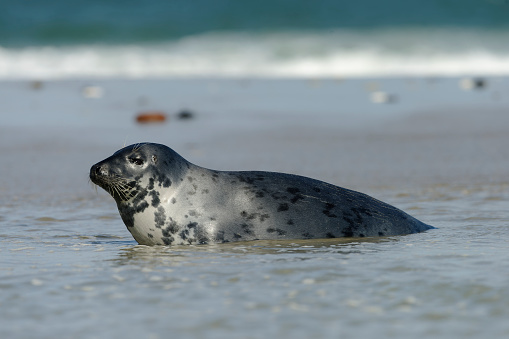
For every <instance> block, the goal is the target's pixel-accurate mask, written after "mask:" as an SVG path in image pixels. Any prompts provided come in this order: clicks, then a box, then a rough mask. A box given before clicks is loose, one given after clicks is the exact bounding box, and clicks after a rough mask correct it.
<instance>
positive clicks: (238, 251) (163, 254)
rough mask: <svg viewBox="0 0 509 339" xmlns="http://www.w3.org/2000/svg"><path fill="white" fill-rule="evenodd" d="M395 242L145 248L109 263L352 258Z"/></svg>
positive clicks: (309, 241) (267, 242)
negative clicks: (290, 256) (295, 256)
mask: <svg viewBox="0 0 509 339" xmlns="http://www.w3.org/2000/svg"><path fill="white" fill-rule="evenodd" d="M394 241H398V237H382V238H335V239H299V240H256V241H245V242H232V243H224V244H209V245H185V246H182V245H180V246H145V245H135V246H132V247H126V248H122V249H121V250H120V252H119V254H118V257H117V258H115V259H112V260H113V261H115V263H116V264H117V265H132V264H140V263H142V264H143V265H149V266H152V265H154V266H159V265H163V266H175V265H181V264H182V263H184V262H190V261H191V260H192V261H199V260H202V259H204V260H212V259H213V258H214V256H216V257H222V258H225V257H240V256H243V255H254V256H256V255H260V256H262V255H278V254H305V255H306V254H307V255H309V256H314V255H323V254H334V253H339V254H352V253H365V252H372V251H378V250H380V248H379V247H373V248H371V249H368V248H366V247H363V248H358V247H359V245H361V244H363V245H366V244H380V243H388V242H394Z"/></svg>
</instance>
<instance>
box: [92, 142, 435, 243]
mask: <svg viewBox="0 0 509 339" xmlns="http://www.w3.org/2000/svg"><path fill="white" fill-rule="evenodd" d="M90 179H91V180H92V182H93V183H95V184H97V185H98V186H100V187H102V188H103V189H105V190H106V191H108V192H109V193H110V195H111V196H112V197H113V198H114V199H115V201H116V203H117V206H118V210H119V212H120V216H121V217H122V220H123V221H124V223H125V225H126V226H127V229H128V230H129V231H130V232H131V234H132V235H133V237H134V239H136V241H137V242H138V243H139V244H144V245H174V244H206V243H223V242H231V241H242V240H256V239H311V238H336V237H379V236H393V235H403V234H410V233H416V232H423V231H426V230H428V229H430V228H433V227H432V226H429V225H426V224H424V223H422V222H421V221H419V220H417V219H415V218H413V217H412V216H410V215H408V214H406V213H405V212H403V211H401V210H399V209H397V208H395V207H393V206H390V205H388V204H386V203H384V202H381V201H379V200H376V199H374V198H372V197H370V196H368V195H366V194H363V193H359V192H355V191H351V190H348V189H345V188H341V187H337V186H334V185H331V184H328V183H325V182H322V181H319V180H315V179H311V178H307V177H303V176H298V175H293V174H284V173H273V172H257V171H250V172H227V171H215V170H210V169H206V168H203V167H199V166H196V165H194V164H191V163H190V162H188V161H187V160H185V159H184V158H183V157H181V156H180V155H179V154H177V153H176V152H175V151H174V150H172V149H171V148H169V147H167V146H164V145H160V144H153V143H143V144H136V145H131V146H127V147H125V148H123V149H121V150H119V151H117V152H116V153H114V154H113V155H112V156H111V157H109V158H107V159H105V160H103V161H101V162H99V163H97V164H95V165H93V166H92V168H91V169H90Z"/></svg>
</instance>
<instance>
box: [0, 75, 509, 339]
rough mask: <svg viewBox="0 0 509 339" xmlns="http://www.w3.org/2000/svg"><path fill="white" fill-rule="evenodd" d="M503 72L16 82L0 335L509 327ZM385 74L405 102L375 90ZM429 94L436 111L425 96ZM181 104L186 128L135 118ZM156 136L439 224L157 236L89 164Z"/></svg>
mask: <svg viewBox="0 0 509 339" xmlns="http://www.w3.org/2000/svg"><path fill="white" fill-rule="evenodd" d="M484 80H485V82H486V84H488V85H489V86H488V87H487V88H486V89H481V90H475V91H467V92H466V91H463V90H461V89H460V88H459V87H458V82H457V81H456V80H451V79H433V81H431V80H430V79H413V80H412V81H411V82H408V81H409V80H408V79H399V80H398V79H396V80H395V79H392V80H387V79H378V81H377V82H376V83H374V80H370V81H357V82H353V83H350V82H347V83H343V82H338V81H336V80H329V81H328V82H318V83H316V82H307V81H297V80H293V81H252V82H243V81H237V80H207V81H202V82H200V81H198V80H194V81H187V82H185V81H183V82H181V81H177V80H174V81H138V82H136V81H132V82H123V81H103V82H94V83H93V84H94V85H95V86H97V87H98V88H101V89H102V90H103V93H104V96H103V97H102V98H86V97H84V96H83V93H84V92H83V88H84V86H87V85H90V83H89V82H86V81H81V82H72V81H62V82H42V83H37V84H34V83H31V82H25V81H19V82H7V83H2V86H1V88H0V89H1V92H2V93H3V97H4V100H2V101H1V102H0V106H1V109H0V111H2V112H6V113H3V114H4V115H3V116H2V118H3V121H2V123H3V125H2V126H1V127H0V158H1V159H2V161H1V167H0V176H1V179H2V180H1V181H0V337H2V338H104V337H108V338H125V337H142V338H167V337H169V336H171V337H179V338H268V337H279V338H310V337H313V338H337V337H341V336H345V337H359V338H380V337H391V338H409V337H412V338H419V337H421V338H425V337H426V338H427V337H431V336H433V337H436V338H447V339H450V338H462V339H463V338H479V337H484V336H486V337H490V338H506V337H507V336H508V335H509V324H508V323H507V319H508V315H509V311H508V309H507V305H508V304H509V292H508V289H507V286H508V283H509V273H508V272H509V241H508V239H509V224H508V220H509V211H508V208H507V201H508V200H509V182H508V180H507V168H508V167H509V163H508V162H509V148H508V147H507V144H508V142H509V140H508V136H509V134H508V133H507V131H506V126H507V124H508V122H509V121H508V119H509V117H508V115H507V114H506V113H505V112H506V110H505V107H507V106H506V105H507V99H506V98H505V97H504V96H500V95H499V96H494V93H505V92H504V88H505V86H507V79H503V78H502V79H491V78H487V79H484ZM375 85H376V86H379V87H380V88H381V89H385V90H388V89H390V91H391V93H396V94H397V95H398V98H399V99H400V102H399V103H394V104H385V105H383V106H382V105H381V104H374V103H370V102H369V95H368V94H367V93H366V91H365V88H366V86H368V87H369V88H372V87H373V86H375ZM338 93H341V96H340V97H339V99H338ZM413 93H421V96H420V100H423V101H429V105H427V106H426V105H424V104H422V105H417V107H415V106H414V107H413V109H410V107H412V106H411V105H410V104H409V101H411V102H414V103H416V102H419V101H417V100H418V97H415V96H412V95H414V94H413ZM169 97H170V98H179V99H178V100H182V101H177V102H178V104H179V105H183V104H184V103H187V104H189V103H192V104H193V106H192V107H191V109H192V111H193V113H194V114H195V115H194V119H190V120H188V121H179V120H178V119H176V118H175V115H174V112H177V110H176V109H177V108H178V107H179V106H171V105H173V104H175V103H173V104H171V105H170V104H169V103H168V102H169V101H170V100H169V99H168V98H169ZM139 98H143V100H141V101H140V99H139ZM291 98H294V99H293V100H290V99H291ZM426 98H429V99H426ZM453 99H454V100H453ZM175 100H177V99H175ZM163 103H166V105H167V106H164V107H166V109H167V110H168V114H169V119H170V120H169V121H168V123H167V124H163V125H157V126H140V125H136V124H135V122H134V121H135V120H134V116H135V113H136V112H137V111H138V110H139V109H151V108H152V107H161V106H158V105H162V104H163ZM170 108H172V109H175V110H174V111H173V110H170ZM187 108H189V107H187ZM326 108H327V109H326ZM339 108H341V109H339ZM352 112H353V113H355V114H350V113H352ZM19 116H21V117H23V116H24V117H25V119H19ZM350 120H354V121H350ZM355 121H357V123H353V122H355ZM359 122H360V123H359ZM145 140H148V141H155V142H162V143H165V144H168V145H170V146H171V147H173V148H174V149H175V150H177V151H178V152H179V153H181V154H182V155H183V156H184V157H186V158H187V159H189V160H190V161H192V162H194V163H196V164H198V165H202V166H206V167H209V168H215V169H223V170H228V169H230V170H251V169H260V170H277V171H283V172H290V173H297V174H302V175H307V176H310V177H314V178H317V179H321V180H325V181H328V182H331V183H333V184H337V185H340V186H343V187H348V188H351V189H355V190H359V191H362V192H365V193H368V194H370V195H372V196H374V197H376V198H378V199H381V200H383V201H386V202H388V203H390V204H393V205H395V206H397V207H399V208H401V209H403V210H405V211H407V212H408V213H410V214H412V215H413V216H415V217H416V218H418V219H420V220H422V221H424V222H426V223H429V224H431V225H434V226H436V227H437V229H435V230H430V231H428V232H425V233H421V234H413V235H407V236H398V237H390V238H373V239H329V240H306V241H304V240H298V241H297V240H287V241H257V242H247V243H242V242H239V243H230V244H221V245H204V246H185V247H146V246H139V245H137V244H136V243H135V241H134V240H133V239H132V237H131V236H130V234H129V232H128V231H127V229H126V228H125V226H124V225H123V223H122V221H121V219H120V217H119V215H118V212H117V210H116V206H115V203H114V201H113V200H112V199H111V197H109V196H108V195H107V194H106V192H104V191H102V190H97V191H96V190H95V188H94V186H93V185H91V184H90V181H89V180H88V171H89V168H90V166H91V165H92V164H94V163H96V162H97V161H99V160H101V159H104V158H106V157H107V156H109V155H111V154H112V153H113V152H115V151H116V150H117V149H119V148H121V147H122V146H123V144H124V143H134V142H139V141H145Z"/></svg>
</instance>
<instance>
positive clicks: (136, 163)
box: [129, 158, 143, 166]
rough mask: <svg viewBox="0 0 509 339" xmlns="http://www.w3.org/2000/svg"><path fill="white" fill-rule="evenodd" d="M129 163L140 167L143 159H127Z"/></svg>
mask: <svg viewBox="0 0 509 339" xmlns="http://www.w3.org/2000/svg"><path fill="white" fill-rule="evenodd" d="M129 162H130V163H131V164H134V165H138V166H141V165H143V159H140V158H129Z"/></svg>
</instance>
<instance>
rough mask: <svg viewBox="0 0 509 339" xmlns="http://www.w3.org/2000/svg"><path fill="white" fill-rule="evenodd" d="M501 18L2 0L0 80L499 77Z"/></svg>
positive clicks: (469, 6)
mask: <svg viewBox="0 0 509 339" xmlns="http://www.w3.org/2000/svg"><path fill="white" fill-rule="evenodd" d="M508 17H509V5H508V4H507V3H506V2H505V1H503V0H468V1H467V0H448V1H445V0H432V1H431V0H430V1H417V0H414V1H403V0H390V1H383V2H381V1H374V0H372V1H333V0H323V1H314V2H310V1H283V0H281V1H233V0H229V1H226V0H222V1H206V0H200V1H192V2H191V1H158V0H150V1H120V0H118V1H82V0H73V1H66V2H61V1H30V2H19V1H14V0H6V1H2V2H1V3H0V79H20V78H21V79H27V78H28V79H51V78H83V77H102V78H107V77H112V76H113V77H121V78H126V77H128V78H133V77H134V78H146V77H151V78H154V77H168V76H180V77H189V76H192V77H200V76H222V77H232V76H235V77H243V76H248V77H253V76H262V77H352V76H356V77H359V76H360V77H370V76H394V75H412V76H413V75H418V76H422V75H433V76H444V75H451V76H458V75H467V74H468V75H488V74H489V75H501V74H508V73H509V47H507V46H508V45H507V43H506V42H507V40H508V39H509V20H508V19H507V18H508Z"/></svg>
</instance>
